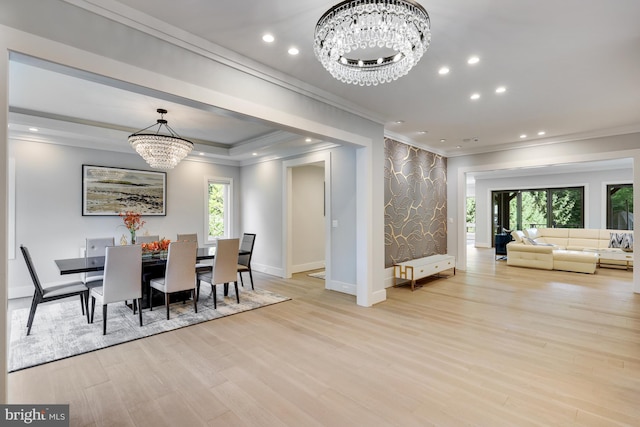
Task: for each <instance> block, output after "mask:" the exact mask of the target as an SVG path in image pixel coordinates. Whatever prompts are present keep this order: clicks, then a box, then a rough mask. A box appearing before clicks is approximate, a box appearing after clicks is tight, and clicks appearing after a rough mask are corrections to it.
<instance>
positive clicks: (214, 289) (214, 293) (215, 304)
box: [211, 283, 218, 310]
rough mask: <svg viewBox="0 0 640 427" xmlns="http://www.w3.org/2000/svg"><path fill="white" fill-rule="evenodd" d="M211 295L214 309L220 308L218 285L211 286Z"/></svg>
mask: <svg viewBox="0 0 640 427" xmlns="http://www.w3.org/2000/svg"><path fill="white" fill-rule="evenodd" d="M211 294H212V295H213V309H214V310H215V309H216V308H218V296H217V295H216V294H217V292H216V285H214V284H213V283H212V284H211Z"/></svg>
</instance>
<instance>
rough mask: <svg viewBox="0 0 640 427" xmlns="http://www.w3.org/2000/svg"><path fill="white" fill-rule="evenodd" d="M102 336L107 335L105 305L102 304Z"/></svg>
mask: <svg viewBox="0 0 640 427" xmlns="http://www.w3.org/2000/svg"><path fill="white" fill-rule="evenodd" d="M102 335H107V304H102Z"/></svg>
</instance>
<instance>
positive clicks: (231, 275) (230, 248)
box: [198, 239, 240, 308]
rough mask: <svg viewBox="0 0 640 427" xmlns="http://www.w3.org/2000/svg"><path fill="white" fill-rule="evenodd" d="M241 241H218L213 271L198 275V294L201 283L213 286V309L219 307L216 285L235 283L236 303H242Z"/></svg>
mask: <svg viewBox="0 0 640 427" xmlns="http://www.w3.org/2000/svg"><path fill="white" fill-rule="evenodd" d="M239 247H240V239H218V246H217V248H216V257H215V258H214V260H213V270H212V271H211V272H206V273H200V274H198V294H199V293H200V283H201V282H206V283H209V284H211V293H212V294H213V308H217V307H218V301H217V296H216V285H221V284H228V283H231V282H233V284H234V285H235V289H236V301H237V302H238V303H240V294H239V293H238V249H239Z"/></svg>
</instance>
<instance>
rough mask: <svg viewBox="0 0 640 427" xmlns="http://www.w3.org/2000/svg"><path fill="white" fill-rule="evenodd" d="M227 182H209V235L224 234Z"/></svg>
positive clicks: (220, 235) (219, 235) (218, 235)
mask: <svg viewBox="0 0 640 427" xmlns="http://www.w3.org/2000/svg"><path fill="white" fill-rule="evenodd" d="M224 191H225V184H214V183H210V184H209V236H211V237H222V236H224V199H225V197H224Z"/></svg>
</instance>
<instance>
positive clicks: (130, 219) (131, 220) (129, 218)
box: [119, 211, 145, 245]
mask: <svg viewBox="0 0 640 427" xmlns="http://www.w3.org/2000/svg"><path fill="white" fill-rule="evenodd" d="M119 215H120V217H121V218H122V221H123V222H124V226H125V227H127V230H129V233H131V244H132V245H135V243H136V231H137V230H140V228H141V227H142V226H143V225H144V223H145V221H143V220H142V215H141V214H139V213H138V212H132V211H126V212H124V213H123V212H120V214H119Z"/></svg>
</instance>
